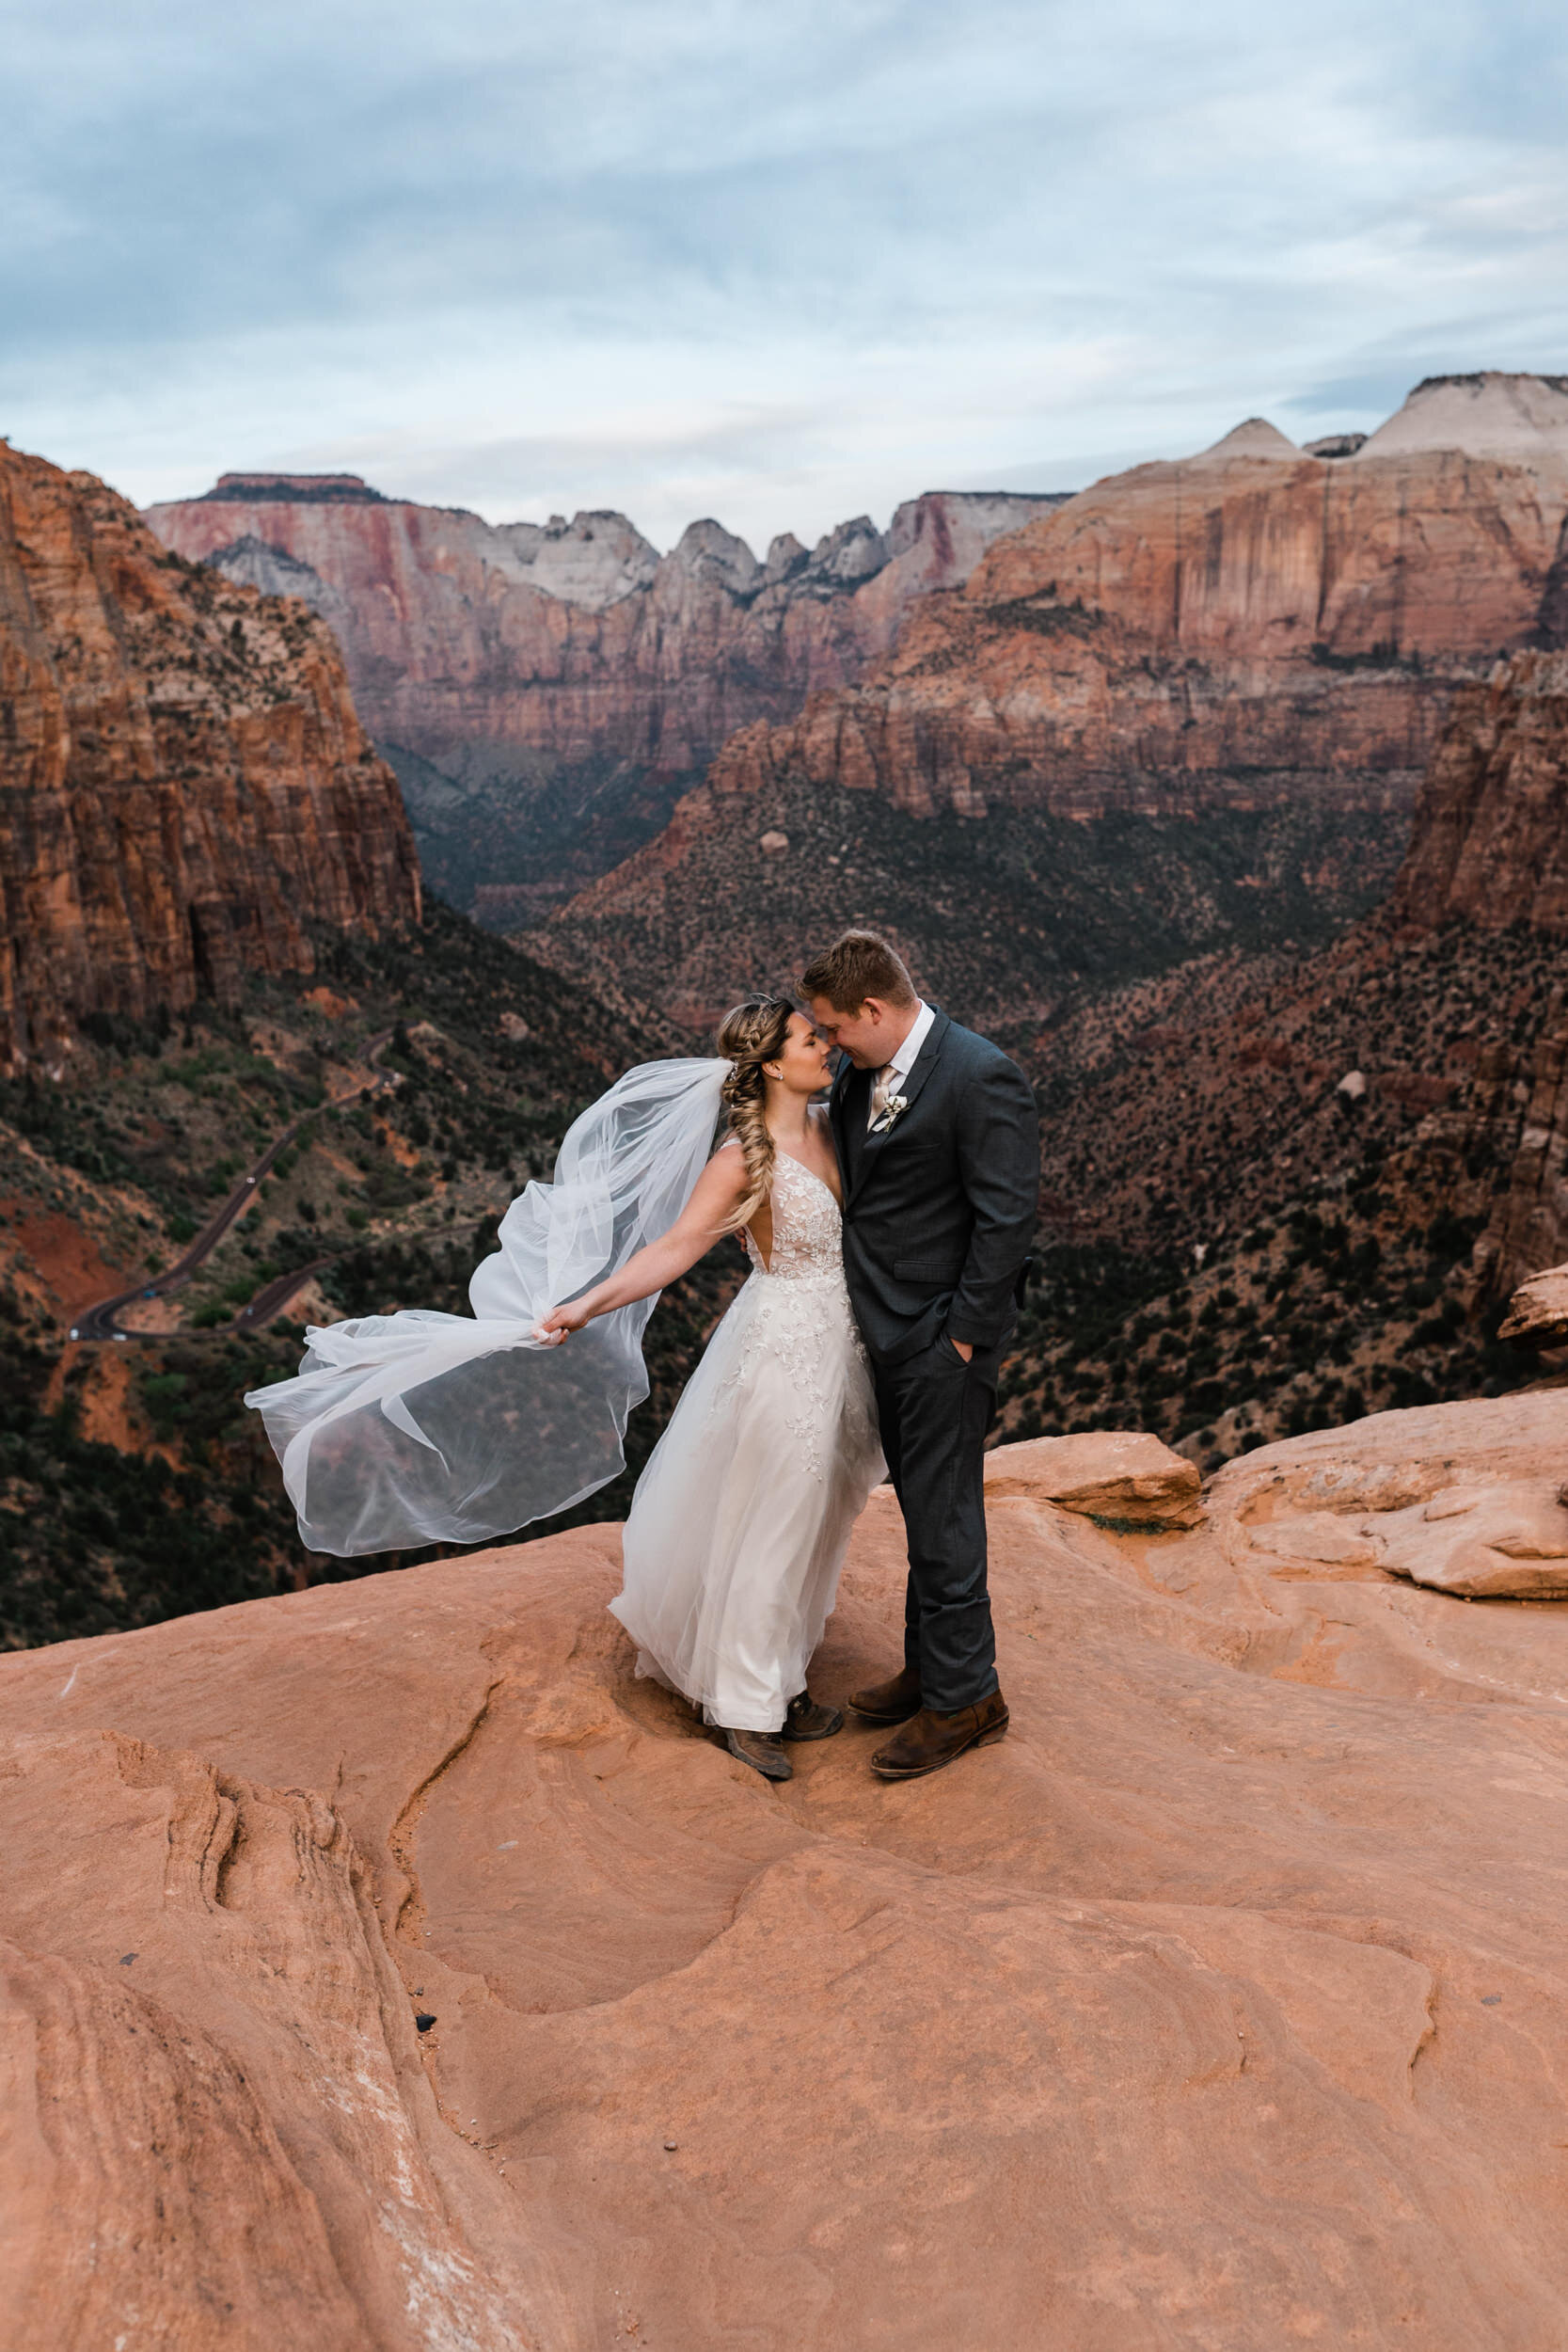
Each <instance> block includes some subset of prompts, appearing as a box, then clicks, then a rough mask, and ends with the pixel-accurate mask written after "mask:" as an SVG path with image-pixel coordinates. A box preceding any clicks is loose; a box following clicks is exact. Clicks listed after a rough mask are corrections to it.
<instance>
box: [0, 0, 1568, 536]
mask: <svg viewBox="0 0 1568 2352" xmlns="http://www.w3.org/2000/svg"><path fill="white" fill-rule="evenodd" d="M1565 56H1568V12H1565V11H1564V10H1563V9H1562V8H1561V7H1560V5H1559V0H1553V5H1551V6H1549V7H1548V6H1545V5H1519V4H1518V0H1490V5H1486V6H1481V5H1465V6H1455V5H1451V4H1450V0H1397V4H1396V0H1381V4H1380V0H1370V5H1369V4H1368V0H1358V4H1357V5H1354V6H1351V5H1346V4H1345V0H1313V5H1311V6H1294V5H1285V6H1276V7H1275V8H1269V9H1263V8H1258V7H1257V6H1256V0H1254V5H1252V6H1249V7H1246V8H1241V7H1235V6H1229V5H1225V6H1221V5H1215V4H1214V0H1190V4H1189V5H1187V6H1185V7H1181V8H1178V7H1175V6H1173V5H1170V4H1169V0H1166V5H1164V6H1159V7H1156V6H1151V5H1148V4H1147V0H1095V5H1093V6H1090V5H1088V0H1080V5H1075V6H1071V7H1064V6H1059V5H1056V0H1036V4H1035V5H1032V6H1019V5H1014V0H967V5H966V0H929V4H927V0H767V5H766V6H761V5H758V0H682V5H672V4H671V0H570V4H569V5H560V6H551V7H540V6H531V5H522V6H516V5H514V6H510V7H508V6H499V5H495V4H494V0H486V4H485V5H481V4H480V0H440V5H439V6H438V7H437V6H432V5H430V4H429V0H421V4H420V6H419V7H413V6H408V5H406V4H405V0H374V5H366V4H362V0H310V5H304V0H270V5H268V6H266V7H264V8H263V7H260V6H254V5H251V0H230V6H228V7H227V8H221V9H217V8H213V7H212V6H211V0H48V5H44V4H43V0H33V4H32V5H28V6H25V7H24V6H18V5H15V0H0V81H3V84H4V108H5V112H4V119H5V121H6V123H7V135H6V138H5V140H4V142H3V144H0V217H3V219H4V222H5V230H4V234H3V237H0V432H6V433H8V435H9V436H10V437H11V439H12V440H13V441H15V442H16V443H18V444H19V445H20V446H23V447H24V448H29V449H36V450H39V451H41V452H42V453H44V454H46V455H48V456H51V457H53V458H55V459H56V460H58V461H59V462H61V463H64V464H70V465H81V466H87V467H90V468H91V469H93V470H95V471H97V472H100V473H102V474H104V475H106V476H107V477H108V479H109V480H110V481H112V482H113V483H115V484H116V485H117V486H119V488H121V489H123V490H125V491H127V492H128V493H130V495H132V496H133V497H135V498H136V499H137V500H139V501H144V502H145V501H150V500H151V499H153V498H161V497H171V496H178V495H181V494H182V493H189V492H192V491H196V490H199V489H202V488H205V487H206V486H207V485H209V483H210V482H211V481H212V479H213V478H214V475H215V474H216V473H217V472H218V471H219V470H221V469H228V468H235V467H254V466H278V467H301V468H312V469H326V468H337V467H347V468H351V469H354V470H356V471H359V472H362V473H364V474H366V475H367V476H368V477H369V478H370V479H371V480H372V481H374V482H375V483H376V484H378V485H380V486H381V487H382V488H384V489H387V490H388V491H391V492H394V493H401V494H403V495H406V496H410V497H418V498H422V499H430V500H435V501H442V502H446V503H451V504H458V505H467V506H472V507H475V508H477V509H479V511H480V512H482V513H483V514H486V515H488V516H491V517H492V518H494V519H498V520H499V519H510V518H512V517H515V516H533V517H543V516H546V514H548V513H550V512H552V511H562V512H565V513H568V514H569V513H571V512H572V511H574V510H575V509H576V508H577V507H578V506H617V507H620V508H623V509H624V510H625V511H626V512H627V513H629V514H630V515H631V516H632V517H633V519H634V520H635V521H637V522H638V523H639V524H640V525H641V527H642V529H643V530H645V531H646V532H648V534H649V536H650V537H652V538H653V539H654V540H655V541H656V542H657V544H658V545H660V546H666V545H668V544H670V542H671V541H672V540H673V538H674V537H675V536H676V534H677V533H678V532H679V531H680V530H681V528H682V527H683V525H684V524H685V523H686V522H688V521H689V520H690V519H691V518H692V517H693V516H699V515H708V514H711V515H716V516H718V517H719V518H720V519H721V521H723V522H725V523H727V524H729V525H730V526H731V528H733V529H736V530H739V531H742V532H745V533H746V535H747V536H748V537H749V538H751V539H752V542H753V544H756V545H759V546H760V545H763V544H765V543H766V541H767V539H768V536H769V535H770V534H771V533H772V532H775V531H781V530H785V529H793V530H795V531H796V532H799V533H800V536H801V537H803V538H811V537H813V536H815V535H816V533H817V532H821V531H823V530H825V529H827V528H828V527H829V526H830V525H831V524H832V522H834V521H836V520H838V519H840V518H842V517H843V516H848V515H852V514H857V513H861V512H864V511H869V512H870V513H872V514H873V515H874V516H876V518H877V519H878V520H879V522H880V521H885V519H886V517H887V515H888V513H889V512H890V510H891V508H892V507H893V505H894V504H895V502H896V501H898V500H899V499H901V498H905V497H908V496H911V495H912V494H913V493H914V492H915V491H917V490H921V489H924V488H928V487H960V488H961V487H1017V488H1026V489H1043V488H1058V487H1060V488H1070V487H1075V486H1077V485H1080V484H1082V483H1083V482H1085V481H1087V480H1090V479H1092V478H1093V477H1094V476H1095V475H1096V474H1099V473H1103V472H1105V471H1108V470H1110V469H1112V468H1114V467H1116V466H1117V465H1120V464H1124V463H1131V462H1133V461H1135V460H1136V459H1139V458H1142V457H1147V456H1153V455H1165V454H1174V453H1179V452H1180V451H1183V450H1188V449H1193V448H1196V447H1201V446H1203V445H1204V444H1206V443H1207V442H1209V441H1211V440H1213V439H1214V438H1216V437H1218V436H1219V435H1220V434H1221V433H1222V432H1224V431H1226V430H1227V428H1228V427H1229V426H1230V425H1232V424H1233V423H1235V422H1236V421H1238V420H1239V419H1241V418H1242V417H1243V416H1247V415H1250V414H1254V413H1261V414H1264V415H1267V416H1269V417H1271V418H1272V419H1273V420H1274V421H1275V423H1276V424H1278V425H1279V426H1280V427H1281V428H1282V429H1283V430H1284V431H1286V432H1288V433H1290V434H1291V436H1292V437H1295V438H1306V437H1310V436H1311V435H1313V434H1315V433H1318V432H1323V431H1326V430H1330V429H1332V428H1334V427H1338V426H1340V425H1361V426H1363V427H1365V426H1368V425H1370V424H1372V423H1374V422H1376V421H1378V420H1379V419H1380V418H1381V417H1382V416H1384V415H1385V414H1386V413H1387V411H1388V410H1389V409H1390V408H1392V407H1394V406H1396V405H1398V403H1399V401H1400V399H1401V398H1402V396H1403V393H1404V392H1405V391H1406V390H1407V389H1409V387H1410V386H1411V385H1412V384H1414V383H1415V382H1416V381H1417V380H1418V378H1419V377H1420V376H1421V375H1423V374H1427V373H1440V372H1445V371H1448V370H1455V369H1471V368H1477V367H1487V366H1491V367H1505V368H1531V367H1533V368H1541V369H1544V370H1547V371H1550V372H1554V373H1564V372H1568V142H1565V141H1564V139H1563V136H1562V125H1563V122H1564V120H1565V119H1568V87H1565V85H1568V70H1565Z"/></svg>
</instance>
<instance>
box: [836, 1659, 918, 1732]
mask: <svg viewBox="0 0 1568 2352" xmlns="http://www.w3.org/2000/svg"><path fill="white" fill-rule="evenodd" d="M849 1704H850V1706H851V1707H852V1708H854V1710H855V1712H856V1714H857V1715H863V1716H864V1717H865V1720H866V1722H867V1723H868V1724H907V1723H908V1722H909V1720H910V1717H911V1715H918V1714H919V1712H920V1677H919V1675H918V1674H917V1673H916V1672H915V1670H914V1668H913V1667H912V1666H906V1667H905V1668H904V1671H903V1673H902V1674H896V1675H895V1676H894V1677H893V1679H892V1680H891V1681H890V1682H873V1683H871V1684H870V1685H869V1686H868V1687H867V1688H866V1689H865V1690H863V1691H851V1692H850V1693H849Z"/></svg>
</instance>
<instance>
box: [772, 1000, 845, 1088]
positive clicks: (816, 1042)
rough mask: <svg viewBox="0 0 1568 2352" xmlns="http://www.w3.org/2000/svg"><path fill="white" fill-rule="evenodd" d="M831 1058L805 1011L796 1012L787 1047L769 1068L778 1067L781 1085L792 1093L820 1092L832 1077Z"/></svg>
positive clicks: (793, 1016) (786, 1041)
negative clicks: (829, 1065) (829, 1064)
mask: <svg viewBox="0 0 1568 2352" xmlns="http://www.w3.org/2000/svg"><path fill="white" fill-rule="evenodd" d="M829 1060H830V1056H829V1052H828V1048H827V1046H826V1045H825V1044H824V1042H823V1041H822V1039H821V1038H820V1037H819V1036H818V1034H817V1032H816V1027H815V1025H814V1024H813V1023H811V1022H810V1021H808V1020H807V1019H806V1016H805V1014H804V1013H803V1012H792V1013H791V1014H790V1016H789V1035H788V1036H787V1038H785V1040H784V1050H783V1052H782V1053H781V1054H780V1056H779V1058H778V1060H777V1061H776V1062H770V1063H769V1064H768V1069H769V1071H770V1072H771V1071H773V1070H777V1072H778V1073H779V1084H780V1085H781V1086H782V1087H784V1089H786V1091H787V1092H789V1093H790V1094H820V1093H821V1091H822V1089H823V1088H824V1087H825V1086H827V1085H828V1083H829V1082H830V1080H831V1078H832V1071H831V1070H830V1069H829V1067H828V1063H829Z"/></svg>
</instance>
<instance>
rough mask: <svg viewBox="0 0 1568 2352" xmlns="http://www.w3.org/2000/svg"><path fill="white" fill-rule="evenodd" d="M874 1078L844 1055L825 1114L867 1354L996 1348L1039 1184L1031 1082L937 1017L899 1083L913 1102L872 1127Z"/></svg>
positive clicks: (1012, 1307) (991, 1049)
mask: <svg viewBox="0 0 1568 2352" xmlns="http://www.w3.org/2000/svg"><path fill="white" fill-rule="evenodd" d="M871 1085H872V1080H871V1073H869V1072H868V1071H864V1070H855V1069H853V1068H852V1067H851V1066H850V1065H849V1064H848V1063H847V1062H846V1063H845V1065H844V1067H843V1069H842V1070H840V1072H839V1073H838V1076H837V1078H836V1079H835V1081H834V1083H833V1090H832V1098H831V1100H830V1103H829V1111H830V1114H831V1116H832V1126H833V1139H834V1141H835V1143H836V1144H837V1146H838V1157H839V1166H840V1168H841V1169H842V1171H843V1177H844V1268H845V1274H846V1276H847V1280H848V1285H849V1297H850V1302H851V1304H852V1305H853V1307H854V1310H855V1315H856V1319H857V1320H858V1322H859V1324H860V1327H861V1331H862V1333H863V1337H864V1340H865V1343H866V1346H867V1347H868V1348H869V1349H870V1351H871V1355H872V1358H873V1359H874V1360H875V1361H876V1362H878V1363H880V1364H896V1363H901V1362H902V1361H903V1360H904V1359H905V1358H906V1357H907V1356H912V1355H913V1354H914V1353H915V1352H916V1350H917V1349H919V1348H922V1347H927V1346H929V1344H930V1343H931V1342H932V1341H933V1340H935V1339H937V1338H938V1337H940V1336H941V1335H942V1334H943V1333H945V1334H946V1336H947V1337H948V1338H949V1339H954V1340H961V1341H963V1342H964V1343H966V1344H967V1345H969V1346H972V1347H1000V1346H1001V1345H1002V1343H1004V1341H1005V1340H1006V1337H1007V1335H1008V1333H1009V1332H1010V1331H1011V1329H1012V1327H1013V1324H1014V1322H1015V1321H1016V1319H1017V1311H1018V1309H1017V1297H1016V1294H1017V1291H1018V1288H1019V1277H1020V1275H1021V1274H1022V1270H1023V1265H1024V1261H1025V1259H1026V1258H1027V1256H1028V1253H1029V1242H1030V1237H1031V1235H1032V1234H1033V1232H1034V1230H1035V1210H1036V1204H1037V1198H1038V1193H1039V1121H1038V1117H1037V1112H1036V1109H1035V1098H1034V1094H1033V1092H1032V1091H1031V1089H1030V1086H1029V1082H1028V1080H1027V1079H1026V1078H1025V1076H1024V1075H1023V1073H1022V1070H1020V1068H1019V1066H1018V1064H1017V1063H1016V1062H1014V1061H1009V1060H1008V1058H1007V1057H1006V1054H1004V1053H1003V1052H1002V1050H1001V1048H1000V1047H999V1046H996V1045H993V1044H991V1042H990V1039H989V1038H983V1037H976V1035H975V1034H974V1030H973V1029H962V1028H960V1027H959V1026H958V1023H957V1022H956V1021H949V1019H948V1018H947V1015H946V1014H945V1013H944V1012H940V1011H939V1012H938V1014H937V1016H936V1019H935V1020H934V1021H933V1023H932V1024H931V1027H930V1031H929V1033H928V1035H927V1039H926V1042H925V1044H924V1045H923V1046H922V1047H921V1049H920V1052H919V1055H918V1056H917V1057H916V1059H915V1064H914V1067H913V1069H912V1070H911V1072H910V1073H909V1075H908V1077H906V1078H905V1079H904V1081H903V1083H902V1085H901V1087H900V1088H899V1091H900V1092H901V1093H902V1095H903V1096H904V1098H905V1100H906V1102H907V1103H908V1104H909V1108H908V1109H907V1110H905V1111H903V1112H902V1113H901V1114H900V1115H899V1117H898V1118H897V1119H896V1120H895V1122H894V1124H893V1126H892V1127H891V1128H890V1129H889V1130H888V1132H887V1133H886V1134H885V1135H875V1136H873V1135H867V1133H866V1129H865V1121H866V1114H867V1111H868V1108H869V1106H870V1102H871Z"/></svg>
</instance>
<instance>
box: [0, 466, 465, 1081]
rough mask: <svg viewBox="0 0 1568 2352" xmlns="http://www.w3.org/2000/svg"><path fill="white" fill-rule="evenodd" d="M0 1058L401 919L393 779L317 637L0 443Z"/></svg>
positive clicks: (406, 838) (41, 1064) (69, 477)
mask: <svg viewBox="0 0 1568 2352" xmlns="http://www.w3.org/2000/svg"><path fill="white" fill-rule="evenodd" d="M0 748H3V751H4V758H5V768H4V778H3V787H0V894H3V895H0V905H3V908H4V951H3V953H0V1070H3V1071H5V1072H7V1073H9V1072H13V1071H15V1070H18V1069H22V1068H35V1067H38V1068H42V1069H46V1070H57V1069H58V1067H59V1066H60V1065H61V1064H62V1063H63V1060H64V1059H65V1057H68V1056H69V1055H70V1053H71V1051H72V1048H73V1044H74V1041H75V1039H76V1036H77V1025H78V1024H79V1023H80V1022H81V1021H82V1020H83V1019H84V1017H87V1018H91V1017H98V1018H101V1019H114V1018H122V1019H128V1020H132V1021H137V1020H145V1019H147V1018H149V1017H150V1016H152V1015H154V1014H158V1013H162V1014H163V1015H165V1016H166V1015H167V1014H168V1012H169V1011H170V1010H176V1011H177V1010H180V1009H184V1008H187V1007H189V1006H190V1005H191V1004H193V1003H194V1002H195V1000H196V998H197V997H198V994H206V995H208V996H211V997H214V998H217V999H223V998H225V997H230V996H232V995H233V993H235V991H236V989H237V988H238V986H239V983H240V976H241V975H242V974H243V973H245V972H248V971H262V972H275V973H280V972H309V970H310V969H311V965H312V960H313V953H314V950H313V948H312V946H311V940H310V925H311V923H312V922H313V921H320V922H323V923H326V924H329V925H333V926H337V927H339V928H348V929H355V928H360V929H364V930H369V931H374V930H378V929H383V928H386V927H388V926H394V927H395V926H397V925H401V924H407V923H411V922H414V921H417V919H418V916H419V912H420V874H419V866H418V861H417V858H416V855H415V850H414V844H413V839H412V836H411V834H410V833H409V830H408V824H407V820H406V818H405V816H404V809H403V803H402V800H401V798H400V795H399V791H398V786H397V780H396V778H395V777H394V776H393V774H392V772H391V771H390V770H389V769H388V766H387V764H386V762H385V761H384V760H382V759H381V758H379V757H378V756H377V755H376V753H375V751H374V749H373V748H372V744H371V742H370V740H369V739H368V737H367V736H366V734H365V732H364V730H363V728H362V727H361V725H360V723H359V721H358V719H357V717H356V713H355V708H354V704H353V701H352V699H351V696H350V693H349V689H348V684H347V681H346V678H345V676H344V673H343V666H342V661H341V657H340V655H339V652H338V647H337V644H336V642H335V641H334V639H333V636H332V634H331V631H330V630H329V629H328V628H326V627H325V625H324V624H323V623H322V622H321V621H320V620H318V619H317V618H316V617H315V615H314V614H312V613H311V612H309V611H308V610H307V609H306V608H305V607H304V606H302V605H297V604H296V605H293V606H287V605H281V604H278V603H277V601H276V600H269V599H265V598H262V597H261V596H258V595H257V594H256V592H255V590H254V589H250V588H245V587H243V586H235V585H232V584H230V582H229V581H227V580H223V579H222V578H220V577H219V576H218V575H217V574H215V573H214V572H212V571H210V570H206V569H203V568H200V567H198V566H196V565H192V564H186V563H184V562H183V561H182V559H181V558H179V557H178V556H175V555H172V554H170V553H168V552H167V551H166V549H165V548H163V547H162V546H161V545H160V544H159V542H158V541H157V540H156V539H155V538H154V537H153V535H152V533H151V532H150V531H149V530H148V528H147V526H146V525H145V523H143V522H142V521H141V519H140V518H139V516H137V514H136V512H135V509H134V508H133V507H132V506H130V505H129V504H128V503H127V502H126V501H125V500H123V499H121V498H119V497H117V496H116V494H115V493H114V492H113V491H111V490H109V489H107V488H106V487H105V486H104V485H103V483H101V482H99V481H97V480H96V479H95V478H94V477H93V476H91V475H90V474H85V473H64V472H62V471H61V470H60V469H58V468H57V467H55V466H52V465H49V464H47V463H46V462H45V461H44V460H43V459H42V458H38V457H29V456H25V455H24V454H23V453H21V452H19V451H16V450H13V449H11V448H10V447H9V446H8V445H7V444H3V443H0Z"/></svg>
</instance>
